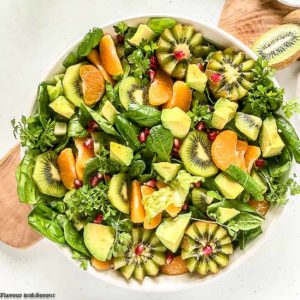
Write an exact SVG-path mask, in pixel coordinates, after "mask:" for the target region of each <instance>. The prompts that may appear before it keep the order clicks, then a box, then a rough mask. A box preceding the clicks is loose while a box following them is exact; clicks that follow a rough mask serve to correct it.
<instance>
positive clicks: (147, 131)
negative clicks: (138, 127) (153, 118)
mask: <svg viewBox="0 0 300 300" xmlns="http://www.w3.org/2000/svg"><path fill="white" fill-rule="evenodd" d="M143 131H144V133H145V135H146V137H148V136H149V135H150V129H149V128H145V129H144V130H143Z"/></svg>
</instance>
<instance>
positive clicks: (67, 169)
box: [57, 148, 77, 190]
mask: <svg viewBox="0 0 300 300" xmlns="http://www.w3.org/2000/svg"><path fill="white" fill-rule="evenodd" d="M57 164H58V169H59V174H60V177H61V180H62V182H63V184H64V186H65V187H66V188H67V189H68V190H70V189H72V188H73V187H74V180H75V179H77V175H76V168H75V157H74V155H73V151H72V149H71V148H65V149H64V150H63V151H61V152H60V154H59V156H58V159H57Z"/></svg>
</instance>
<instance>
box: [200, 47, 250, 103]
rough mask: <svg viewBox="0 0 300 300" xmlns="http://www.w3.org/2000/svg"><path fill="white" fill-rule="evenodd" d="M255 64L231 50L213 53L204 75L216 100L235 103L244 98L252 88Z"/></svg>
mask: <svg viewBox="0 0 300 300" xmlns="http://www.w3.org/2000/svg"><path fill="white" fill-rule="evenodd" d="M254 64H255V62H254V60H252V59H248V60H247V58H246V55H245V53H244V52H237V53H236V52H234V50H233V48H227V49H225V50H224V51H217V52H215V53H214V54H213V55H212V56H211V57H210V58H209V60H208V63H207V66H206V70H205V73H206V75H207V78H208V87H209V89H210V91H211V92H212V94H213V95H214V97H215V98H216V99H219V98H226V99H228V100H232V101H236V100H239V99H241V98H243V97H245V96H246V95H247V93H248V90H249V89H250V88H251V86H252V81H253V79H254V73H253V71H252V69H253V66H254Z"/></svg>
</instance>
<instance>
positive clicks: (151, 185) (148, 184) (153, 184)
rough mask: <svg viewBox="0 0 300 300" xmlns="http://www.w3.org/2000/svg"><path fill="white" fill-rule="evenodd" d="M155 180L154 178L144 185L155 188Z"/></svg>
mask: <svg viewBox="0 0 300 300" xmlns="http://www.w3.org/2000/svg"><path fill="white" fill-rule="evenodd" d="M156 182H157V180H156V179H155V178H152V179H150V180H149V181H147V182H145V183H144V185H147V186H150V187H152V188H155V186H156Z"/></svg>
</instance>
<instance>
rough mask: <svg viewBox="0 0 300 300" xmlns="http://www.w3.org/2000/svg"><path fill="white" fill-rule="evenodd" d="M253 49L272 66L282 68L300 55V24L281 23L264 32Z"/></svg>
mask: <svg viewBox="0 0 300 300" xmlns="http://www.w3.org/2000/svg"><path fill="white" fill-rule="evenodd" d="M252 50H253V51H254V52H255V53H257V55H259V56H261V57H262V58H264V59H266V60H268V61H269V65H270V66H272V67H274V68H277V69H282V68H284V67H285V66H287V65H288V64H290V63H292V62H294V61H296V60H297V59H298V58H299V57H300V26H299V25H296V24H284V25H279V26H277V27H275V28H273V29H271V30H269V31H267V32H266V33H264V34H263V35H262V36H261V37H260V38H259V39H258V40H257V41H256V42H255V43H254V44H253V45H252Z"/></svg>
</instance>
